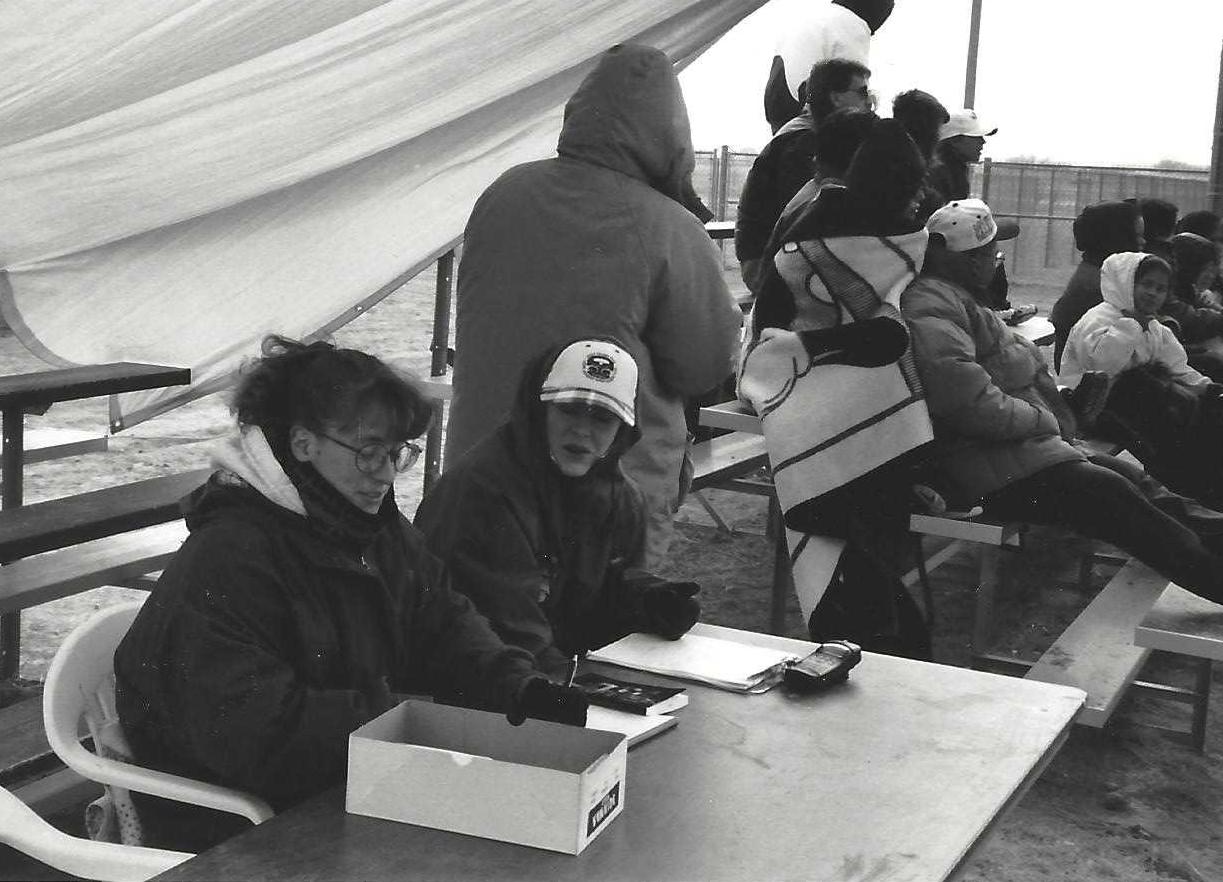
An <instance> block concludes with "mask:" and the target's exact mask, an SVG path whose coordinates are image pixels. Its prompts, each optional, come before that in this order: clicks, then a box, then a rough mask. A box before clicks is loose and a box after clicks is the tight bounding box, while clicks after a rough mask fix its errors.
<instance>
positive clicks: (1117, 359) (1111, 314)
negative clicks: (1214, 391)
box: [1059, 251, 1210, 388]
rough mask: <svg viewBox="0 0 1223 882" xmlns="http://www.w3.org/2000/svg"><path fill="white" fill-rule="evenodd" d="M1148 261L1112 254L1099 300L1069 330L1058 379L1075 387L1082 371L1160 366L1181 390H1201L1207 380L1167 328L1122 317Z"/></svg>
mask: <svg viewBox="0 0 1223 882" xmlns="http://www.w3.org/2000/svg"><path fill="white" fill-rule="evenodd" d="M1146 257H1148V255H1146V254H1140V253H1137V252H1133V251H1123V252H1121V253H1120V254H1114V255H1112V256H1111V257H1109V258H1108V259H1106V260H1105V261H1104V265H1103V266H1102V267H1101V268H1100V293H1101V295H1102V296H1103V298H1104V302H1103V303H1100V304H1098V305H1096V306H1093V307H1092V308H1091V309H1089V310H1087V312H1085V313H1084V314H1083V317H1082V318H1081V319H1079V320H1078V321H1077V322H1075V324H1074V327H1073V328H1071V329H1070V337H1069V338H1068V339H1067V341H1066V349H1065V351H1063V353H1062V369H1061V372H1060V374H1059V376H1060V377H1061V381H1062V382H1063V383H1064V384H1065V385H1067V386H1070V387H1072V388H1073V387H1076V386H1078V384H1079V380H1081V379H1082V378H1083V373H1084V372H1086V371H1103V372H1104V373H1106V374H1108V375H1109V377H1116V376H1117V375H1118V374H1120V373H1121V372H1122V371H1124V370H1127V369H1128V368H1132V367H1137V366H1138V365H1142V364H1159V365H1161V366H1163V367H1164V368H1166V369H1167V371H1168V373H1169V374H1170V376H1171V377H1172V379H1173V380H1175V381H1176V382H1178V383H1180V384H1181V385H1183V386H1189V387H1193V388H1205V387H1206V386H1207V385H1209V383H1210V380H1209V379H1208V378H1207V377H1204V376H1202V374H1200V373H1198V372H1197V371H1195V370H1194V369H1193V368H1191V367H1190V366H1189V361H1188V356H1187V355H1186V354H1185V348H1184V347H1183V346H1182V345H1181V343H1180V341H1179V340H1177V339H1176V335H1175V334H1174V333H1173V332H1172V329H1171V328H1169V327H1168V326H1167V325H1165V324H1163V323H1162V322H1159V321H1156V320H1155V319H1151V320H1150V321H1148V322H1147V326H1146V327H1145V328H1143V326H1142V325H1140V324H1139V323H1138V321H1137V319H1133V318H1130V317H1129V316H1127V315H1124V314H1123V313H1124V312H1132V311H1133V309H1134V276H1135V274H1136V273H1137V272H1138V266H1139V264H1141V263H1142V261H1143V260H1144V259H1145V258H1146Z"/></svg>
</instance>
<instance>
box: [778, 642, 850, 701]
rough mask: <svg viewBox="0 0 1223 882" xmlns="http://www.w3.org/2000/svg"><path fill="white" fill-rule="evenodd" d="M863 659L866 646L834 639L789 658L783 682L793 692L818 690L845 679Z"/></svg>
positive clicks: (783, 672) (782, 677)
mask: <svg viewBox="0 0 1223 882" xmlns="http://www.w3.org/2000/svg"><path fill="white" fill-rule="evenodd" d="M860 661H862V647H861V646H859V645H858V644H856V643H851V642H849V641H848V640H830V641H828V642H827V643H822V644H820V648H819V649H817V650H816V651H815V652H813V653H811V654H810V655H808V656H807V657H806V658H800V659H799V660H798V661H795V662H789V663H788V664H787V665H786V666H785V668H784V670H783V671H782V675H781V682H782V683H783V684H784V686H785V687H786V688H787V689H789V690H790V691H792V692H816V691H818V690H820V689H826V688H828V687H829V686H834V685H836V684H837V683H840V682H842V681H844V680H845V679H846V678H847V677H848V676H849V672H850V670H851V669H852V668H853V667H854V665H856V664H857V663H858V662H860Z"/></svg>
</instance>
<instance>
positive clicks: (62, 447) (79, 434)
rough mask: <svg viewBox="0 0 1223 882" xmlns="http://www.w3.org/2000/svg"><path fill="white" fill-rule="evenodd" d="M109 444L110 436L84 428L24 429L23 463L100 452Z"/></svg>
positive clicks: (27, 463)
mask: <svg viewBox="0 0 1223 882" xmlns="http://www.w3.org/2000/svg"><path fill="white" fill-rule="evenodd" d="M109 446H110V436H109V435H106V434H105V433H102V434H99V433H98V432H87V431H85V430H84V429H57V428H53V427H49V426H48V427H42V428H37V429H32V428H29V427H27V428H26V430H25V458H24V461H25V464H26V465H29V464H30V463H34V462H48V461H50V460H53V459H63V458H64V457H66V456H80V455H81V454H83V453H102V452H105V451H106V449H107V448H108V447H109Z"/></svg>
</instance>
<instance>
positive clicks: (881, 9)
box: [832, 0, 896, 34]
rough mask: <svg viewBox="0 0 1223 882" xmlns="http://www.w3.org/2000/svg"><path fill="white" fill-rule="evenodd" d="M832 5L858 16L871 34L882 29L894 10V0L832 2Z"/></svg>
mask: <svg viewBox="0 0 1223 882" xmlns="http://www.w3.org/2000/svg"><path fill="white" fill-rule="evenodd" d="M832 5H833V6H841V7H844V8H845V9H848V10H849V11H850V12H852V13H853V14H854V15H856V16H858V18H860V19H862V20H863V21H864V22H866V26H867V27H868V28H870V29H871V33H872V34H873V33H875V32H876V31H878V30H879V29H880V28H881V27H883V23H884V22H885V21H887V20H888V16H890V15H891V14H892V10H893V9H895V8H896V2H895V0H832Z"/></svg>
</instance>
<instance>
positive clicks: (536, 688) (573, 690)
mask: <svg viewBox="0 0 1223 882" xmlns="http://www.w3.org/2000/svg"><path fill="white" fill-rule="evenodd" d="M589 707H590V702H589V700H587V698H586V693H585V692H583V691H582V690H581V689H578V688H577V687H576V686H562V685H561V684H560V683H553V682H552V681H551V680H549V679H547V678H546V677H531V678H530V679H529V680H527V682H526V685H524V686H523V687H522V691H521V692H520V693H519V694H518V699H517V700H516V701H515V702H514V708H513V709H512V710H511V711H510V712H509V713H507V714H506V715H505V718H506V719H507V720H509V721H510V725H511V726H521V725H522V724H523V723H524V722H525V721H526V718H527V717H530V718H531V719H533V720H548V721H550V722H553V723H564V724H565V725H567V726H585V725H586V710H587V708H589Z"/></svg>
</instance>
